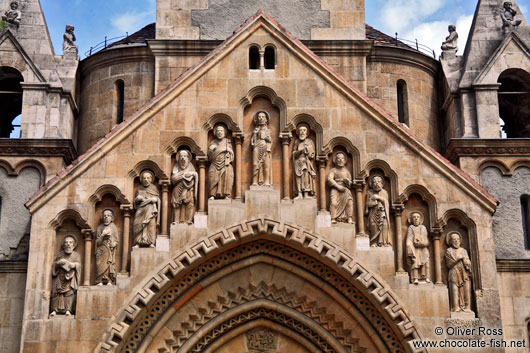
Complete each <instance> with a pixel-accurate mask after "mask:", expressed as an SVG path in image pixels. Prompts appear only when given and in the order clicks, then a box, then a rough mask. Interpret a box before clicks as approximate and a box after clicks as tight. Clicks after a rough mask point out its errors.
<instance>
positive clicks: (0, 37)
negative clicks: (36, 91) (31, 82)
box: [0, 29, 46, 82]
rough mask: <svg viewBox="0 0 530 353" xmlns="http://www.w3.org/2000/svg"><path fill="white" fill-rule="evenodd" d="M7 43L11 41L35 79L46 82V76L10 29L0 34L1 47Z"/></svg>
mask: <svg viewBox="0 0 530 353" xmlns="http://www.w3.org/2000/svg"><path fill="white" fill-rule="evenodd" d="M6 41H10V42H11V44H12V45H13V47H14V49H15V50H16V51H17V52H18V53H19V54H20V56H21V57H22V58H23V59H24V61H25V62H26V64H27V65H28V67H29V68H30V70H31V71H32V72H33V74H34V75H35V77H37V79H38V80H39V81H40V82H46V80H45V79H44V76H43V75H42V73H41V72H40V70H39V68H38V67H37V66H36V65H35V64H34V63H33V60H31V58H30V56H29V55H28V54H27V53H26V51H25V50H24V48H23V47H22V45H20V43H19V41H18V40H17V38H15V36H14V35H13V33H11V30H9V29H6V30H5V31H4V32H2V34H0V47H2V46H3V45H6V43H5V42H6Z"/></svg>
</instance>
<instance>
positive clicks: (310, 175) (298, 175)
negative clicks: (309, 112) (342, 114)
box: [293, 123, 317, 199]
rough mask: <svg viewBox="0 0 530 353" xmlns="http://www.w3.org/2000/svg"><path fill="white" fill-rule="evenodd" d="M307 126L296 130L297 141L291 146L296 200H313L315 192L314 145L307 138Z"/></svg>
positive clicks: (302, 125)
mask: <svg viewBox="0 0 530 353" xmlns="http://www.w3.org/2000/svg"><path fill="white" fill-rule="evenodd" d="M309 133H310V130H309V125H307V124H305V123H301V124H299V125H298V126H297V128H296V134H297V135H298V139H297V140H296V141H295V142H294V146H293V166H294V186H295V193H296V195H297V196H296V199H302V198H313V197H314V196H315V190H316V185H315V184H316V183H315V181H316V176H317V173H316V171H315V166H314V161H315V143H314V142H313V141H312V140H311V139H310V138H309Z"/></svg>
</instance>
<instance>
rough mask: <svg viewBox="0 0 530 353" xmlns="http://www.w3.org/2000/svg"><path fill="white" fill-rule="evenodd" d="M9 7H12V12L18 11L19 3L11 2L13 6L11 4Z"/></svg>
mask: <svg viewBox="0 0 530 353" xmlns="http://www.w3.org/2000/svg"><path fill="white" fill-rule="evenodd" d="M9 6H10V7H11V10H13V11H16V10H18V2H17V1H15V0H13V1H11V4H9Z"/></svg>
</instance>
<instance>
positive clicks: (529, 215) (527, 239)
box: [521, 195, 530, 250]
mask: <svg viewBox="0 0 530 353" xmlns="http://www.w3.org/2000/svg"><path fill="white" fill-rule="evenodd" d="M521 216H522V221H523V236H524V247H525V249H526V250H530V196H528V195H523V196H521Z"/></svg>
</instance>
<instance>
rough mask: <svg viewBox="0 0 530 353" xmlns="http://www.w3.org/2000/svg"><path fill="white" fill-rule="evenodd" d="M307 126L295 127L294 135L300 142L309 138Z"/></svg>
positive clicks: (302, 124) (299, 125) (303, 124)
mask: <svg viewBox="0 0 530 353" xmlns="http://www.w3.org/2000/svg"><path fill="white" fill-rule="evenodd" d="M309 131H310V130H309V125H307V124H306V123H300V124H298V126H297V127H296V134H297V135H298V138H299V139H300V140H302V141H303V140H305V139H306V138H307V137H308V136H309Z"/></svg>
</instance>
